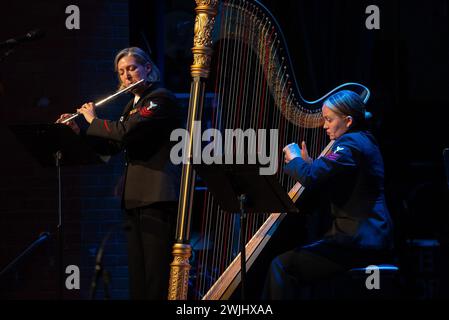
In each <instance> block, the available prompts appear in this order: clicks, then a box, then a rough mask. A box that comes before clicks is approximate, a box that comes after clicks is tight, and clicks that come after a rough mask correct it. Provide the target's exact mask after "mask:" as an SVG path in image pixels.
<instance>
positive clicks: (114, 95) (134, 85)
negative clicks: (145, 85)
mask: <svg viewBox="0 0 449 320" xmlns="http://www.w3.org/2000/svg"><path fill="white" fill-rule="evenodd" d="M144 81H145V79H141V80H139V81H137V82H136V83H133V84H132V85H130V86H128V87H126V88H123V89H122V90H120V91H117V92H116V93H114V94H112V95H110V96H108V97H106V98H104V99H102V100H100V101H98V102H95V103H94V106H95V107H99V106H101V105H102V104H104V103H106V102H108V101H110V100H112V99H115V98H117V97H118V96H120V95H122V94H123V93H125V92H128V91H129V90H131V89H132V88H134V87H136V86H137V85H139V84H141V83H142V82H144ZM80 114H81V113H79V112H77V113H73V114H72V115H71V116H70V117H68V118H66V119H64V120H62V121H60V123H66V122H68V121H70V120H72V119H74V118H76V117H78V116H79V115H80Z"/></svg>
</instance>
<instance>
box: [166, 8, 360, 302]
mask: <svg viewBox="0 0 449 320" xmlns="http://www.w3.org/2000/svg"><path fill="white" fill-rule="evenodd" d="M196 4H197V8H196V13H197V15H196V20H195V34H194V41H193V42H194V47H193V49H192V52H193V65H192V66H191V73H192V85H191V92H190V94H191V96H190V103H189V116H188V123H187V129H188V130H189V132H195V130H200V129H201V128H195V125H197V122H196V121H200V120H201V119H202V117H203V118H206V119H208V121H209V123H210V126H211V127H213V128H216V129H218V130H220V131H223V130H225V129H236V128H240V129H242V130H246V129H255V130H258V129H266V130H268V129H277V130H278V132H279V141H278V145H279V150H277V161H278V168H279V169H278V171H277V173H276V177H277V178H278V180H279V181H280V183H281V185H282V186H283V187H284V188H285V191H286V192H288V194H289V196H290V197H291V198H292V199H293V200H294V201H297V200H298V198H299V197H300V195H301V193H302V191H303V188H302V186H301V185H300V184H299V183H297V182H296V181H293V180H292V179H290V178H288V177H287V176H285V175H284V174H283V161H282V147H283V146H285V145H286V144H288V143H290V142H299V141H301V140H305V141H306V142H307V144H308V146H309V153H310V154H311V156H312V157H314V158H316V157H318V156H320V155H322V154H324V153H326V152H327V150H329V149H330V147H331V142H329V141H328V139H327V137H326V135H325V133H324V131H323V130H322V128H321V126H322V121H323V120H322V116H321V105H322V103H323V101H324V99H326V98H327V97H328V96H329V95H330V94H332V93H333V92H335V91H337V90H339V89H341V88H343V87H345V88H346V87H351V88H354V90H360V89H362V92H361V95H363V97H364V98H365V101H366V100H367V99H368V97H369V91H368V89H367V88H366V87H364V86H362V85H360V84H357V83H347V84H344V85H341V86H339V87H337V88H335V89H333V90H332V91H330V92H329V93H328V94H326V95H325V96H323V97H322V98H320V99H318V100H316V101H307V100H305V99H304V98H303V97H302V95H301V92H300V90H299V85H298V83H297V81H296V79H295V75H294V72H293V68H292V64H291V59H290V56H289V53H288V48H287V43H286V42H285V39H284V37H283V34H282V31H281V30H280V28H279V25H278V23H277V22H276V19H275V18H274V17H273V16H272V15H271V13H270V12H269V11H268V10H267V9H266V8H265V7H264V6H263V5H262V4H260V3H259V2H258V1H249V0H224V1H218V0H196ZM209 78H210V79H209ZM206 90H207V92H208V93H212V95H211V96H212V97H213V98H212V101H207V103H205V92H206ZM203 106H205V108H204V109H205V110H203ZM191 140H192V139H191ZM257 151H258V152H260V150H257ZM193 152H194V150H193V142H192V141H190V142H189V145H188V148H187V159H191V158H192V154H193ZM196 183H197V181H196V179H195V172H194V170H193V169H192V165H191V164H190V163H187V164H185V165H184V166H183V174H182V181H181V194H180V203H179V208H178V225H177V234H176V244H175V245H174V247H173V262H172V264H171V273H170V283H169V299H175V300H182V299H187V298H189V299H190V298H191V299H212V300H217V299H228V298H230V297H231V295H232V294H233V292H234V291H235V289H236V288H237V287H238V284H239V281H240V255H239V253H238V252H239V251H240V250H239V247H238V246H239V244H238V241H237V239H238V232H239V228H238V227H239V226H238V219H237V218H236V217H235V215H232V214H230V213H226V212H223V210H221V209H220V207H219V206H218V205H217V203H216V201H214V199H213V196H212V195H211V194H210V193H209V192H208V191H206V192H204V194H203V195H202V197H201V198H200V199H198V197H196V195H197V193H196V191H195V190H196V189H195V187H196ZM195 204H196V205H195ZM193 207H195V208H200V209H201V210H198V211H202V212H192V208H193ZM284 217H285V214H283V213H266V214H265V215H257V217H250V220H249V221H248V227H249V228H248V230H246V238H247V240H248V241H247V244H246V252H247V257H246V263H247V270H249V269H250V268H251V266H252V265H253V263H254V261H255V260H256V259H257V257H258V255H259V253H260V252H261V251H262V250H263V248H264V247H265V246H266V244H267V243H268V241H269V240H270V236H271V234H273V232H275V230H276V228H277V227H278V226H279V224H280V223H281V221H282V219H284ZM193 222H196V224H197V226H196V227H197V230H198V232H196V233H195V246H194V247H193V248H192V245H191V244H190V242H191V240H192V239H191V233H192V230H191V227H192V225H193V224H194V223H193ZM198 243H199V244H198ZM192 252H193V253H194V255H193V258H192V259H190V258H191V254H192ZM189 259H190V260H189ZM190 262H191V263H192V264H190ZM191 269H192V270H191ZM191 271H193V272H191Z"/></svg>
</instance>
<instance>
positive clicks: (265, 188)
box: [193, 164, 298, 300]
mask: <svg viewBox="0 0 449 320" xmlns="http://www.w3.org/2000/svg"><path fill="white" fill-rule="evenodd" d="M193 167H194V169H195V170H196V172H197V173H198V175H199V176H200V177H201V178H202V180H203V181H204V182H205V184H206V186H207V188H208V190H209V191H210V192H211V193H212V195H213V196H214V198H215V200H217V201H218V203H219V205H220V207H221V208H222V209H223V210H224V211H227V212H229V213H239V214H240V263H241V281H242V282H241V299H242V300H244V299H245V280H246V249H245V244H246V243H245V236H244V235H245V232H246V215H247V214H248V213H271V212H279V213H289V212H298V209H297V208H296V206H295V204H294V203H293V201H292V200H291V199H290V198H289V197H288V195H287V192H286V191H285V190H284V189H283V188H282V186H281V185H280V184H279V182H278V181H277V180H276V178H275V176H274V175H271V176H268V175H260V173H259V169H260V166H259V165H256V164H242V165H229V164H212V165H206V164H200V165H194V166H193Z"/></svg>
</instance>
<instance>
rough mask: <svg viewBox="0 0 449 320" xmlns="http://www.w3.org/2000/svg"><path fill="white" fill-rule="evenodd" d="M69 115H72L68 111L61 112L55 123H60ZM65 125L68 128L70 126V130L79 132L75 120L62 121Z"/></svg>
mask: <svg viewBox="0 0 449 320" xmlns="http://www.w3.org/2000/svg"><path fill="white" fill-rule="evenodd" d="M70 116H72V115H71V114H70V113H64V114H61V116H60V117H59V119H58V120H56V123H61V121H63V120H65V119H67V118H69V117H70ZM64 124H65V125H67V126H69V127H70V128H72V130H73V131H74V132H75V133H76V134H80V127H78V125H77V124H76V122H75V121H73V120H70V121H67V122H64Z"/></svg>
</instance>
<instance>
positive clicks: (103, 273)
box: [89, 225, 122, 300]
mask: <svg viewBox="0 0 449 320" xmlns="http://www.w3.org/2000/svg"><path fill="white" fill-rule="evenodd" d="M121 227H122V225H119V226H115V227H113V228H111V229H110V230H109V232H108V233H107V234H106V236H105V237H104V238H103V240H102V242H101V245H100V246H99V247H98V251H97V255H96V257H95V273H94V276H93V278H92V282H91V285H90V294H89V297H90V300H93V299H95V295H96V293H97V288H98V280H99V279H100V277H102V279H103V288H104V298H105V300H109V299H110V298H111V295H110V292H109V284H110V282H111V275H110V273H109V272H108V271H107V270H105V269H104V267H103V255H104V247H105V246H106V243H107V242H108V240H109V238H110V236H111V235H112V233H113V232H114V231H115V230H116V229H118V228H121Z"/></svg>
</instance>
